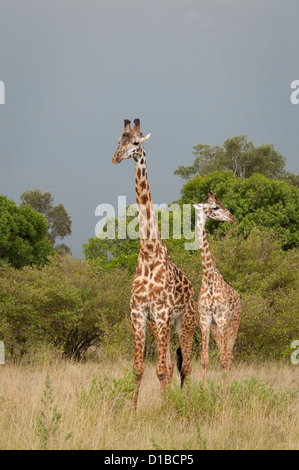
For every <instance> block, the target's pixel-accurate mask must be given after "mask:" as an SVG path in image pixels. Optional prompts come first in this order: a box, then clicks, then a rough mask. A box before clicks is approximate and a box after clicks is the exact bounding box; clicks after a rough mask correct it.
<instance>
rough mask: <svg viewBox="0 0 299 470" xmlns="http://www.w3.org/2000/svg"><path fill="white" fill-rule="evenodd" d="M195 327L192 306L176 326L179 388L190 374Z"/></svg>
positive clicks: (194, 315)
mask: <svg viewBox="0 0 299 470" xmlns="http://www.w3.org/2000/svg"><path fill="white" fill-rule="evenodd" d="M195 326H196V312H195V308H194V306H193V305H192V306H191V307H190V308H189V310H187V311H186V313H185V315H184V317H183V319H182V322H181V323H180V322H178V324H177V332H178V335H179V343H180V347H179V348H178V350H177V365H178V369H179V372H180V376H181V388H183V386H184V384H185V382H186V380H187V378H188V377H189V376H190V374H191V350H192V342H193V336H194V332H195Z"/></svg>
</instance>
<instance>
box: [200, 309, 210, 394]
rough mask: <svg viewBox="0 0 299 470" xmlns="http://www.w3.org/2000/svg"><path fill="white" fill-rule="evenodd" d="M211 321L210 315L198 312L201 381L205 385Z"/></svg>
mask: <svg viewBox="0 0 299 470" xmlns="http://www.w3.org/2000/svg"><path fill="white" fill-rule="evenodd" d="M211 322H212V315H210V314H209V313H207V312H205V311H202V312H201V313H200V321H199V324H200V329H201V340H202V350H201V358H200V362H201V376H200V378H201V381H202V383H203V385H205V380H206V372H207V367H208V363H209V340H210V326H211Z"/></svg>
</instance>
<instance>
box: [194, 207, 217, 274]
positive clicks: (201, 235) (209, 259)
mask: <svg viewBox="0 0 299 470" xmlns="http://www.w3.org/2000/svg"><path fill="white" fill-rule="evenodd" d="M197 229H198V241H199V245H200V254H201V264H202V270H203V276H204V278H205V279H206V280H207V281H208V282H213V280H214V274H215V272H216V264H215V260H214V257H213V256H212V253H211V248H210V244H209V242H208V239H207V235H206V231H205V217H204V212H202V213H201V212H199V213H198V214H197Z"/></svg>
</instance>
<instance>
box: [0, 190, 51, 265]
mask: <svg viewBox="0 0 299 470" xmlns="http://www.w3.org/2000/svg"><path fill="white" fill-rule="evenodd" d="M53 252H54V250H53V246H52V244H51V242H50V240H49V239H48V237H47V223H46V220H45V218H44V216H43V215H41V214H39V213H38V212H36V211H35V210H34V209H32V208H31V207H29V206H21V207H17V206H16V204H15V202H14V201H12V200H8V199H7V198H6V197H5V196H0V259H1V260H3V261H6V262H8V263H10V264H11V265H12V266H14V267H15V268H22V267H23V266H25V265H27V264H37V265H43V264H45V262H46V261H47V259H48V257H49V256H50V255H51V254H53Z"/></svg>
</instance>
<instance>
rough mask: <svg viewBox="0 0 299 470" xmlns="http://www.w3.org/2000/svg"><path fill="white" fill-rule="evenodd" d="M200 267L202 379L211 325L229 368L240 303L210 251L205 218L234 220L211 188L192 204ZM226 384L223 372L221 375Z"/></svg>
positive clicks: (233, 221) (223, 360) (223, 365)
mask: <svg viewBox="0 0 299 470" xmlns="http://www.w3.org/2000/svg"><path fill="white" fill-rule="evenodd" d="M194 207H195V209H196V222H197V228H198V237H199V244H200V252H201V262H202V269H203V278H202V285H201V289H200V293H199V298H198V309H199V317H200V328H201V334H202V354H201V366H202V370H201V379H202V381H203V383H204V382H205V376H206V369H207V365H208V361H209V336H210V329H211V331H212V333H213V335H214V337H215V340H216V343H217V346H218V348H219V350H220V362H221V365H222V367H223V369H224V371H225V372H227V373H228V372H229V370H230V366H231V362H232V359H233V354H232V350H233V347H234V343H235V339H236V336H237V332H238V328H239V323H240V318H241V307H240V299H239V296H238V294H237V292H236V291H235V290H234V289H233V288H232V287H231V286H230V285H228V284H227V283H226V282H225V281H224V279H223V277H222V275H221V274H220V272H219V271H218V269H217V268H216V263H215V258H214V257H213V256H212V254H211V250H210V245H209V242H208V240H207V236H206V232H205V223H206V220H207V219H214V220H221V221H226V222H230V223H231V224H235V223H236V219H235V217H234V216H233V215H232V214H231V213H230V212H229V211H228V210H227V209H226V208H225V207H224V205H223V204H222V202H221V201H216V199H215V196H214V194H213V192H212V191H208V200H207V201H205V202H203V203H202V204H194ZM224 386H225V376H224Z"/></svg>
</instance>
